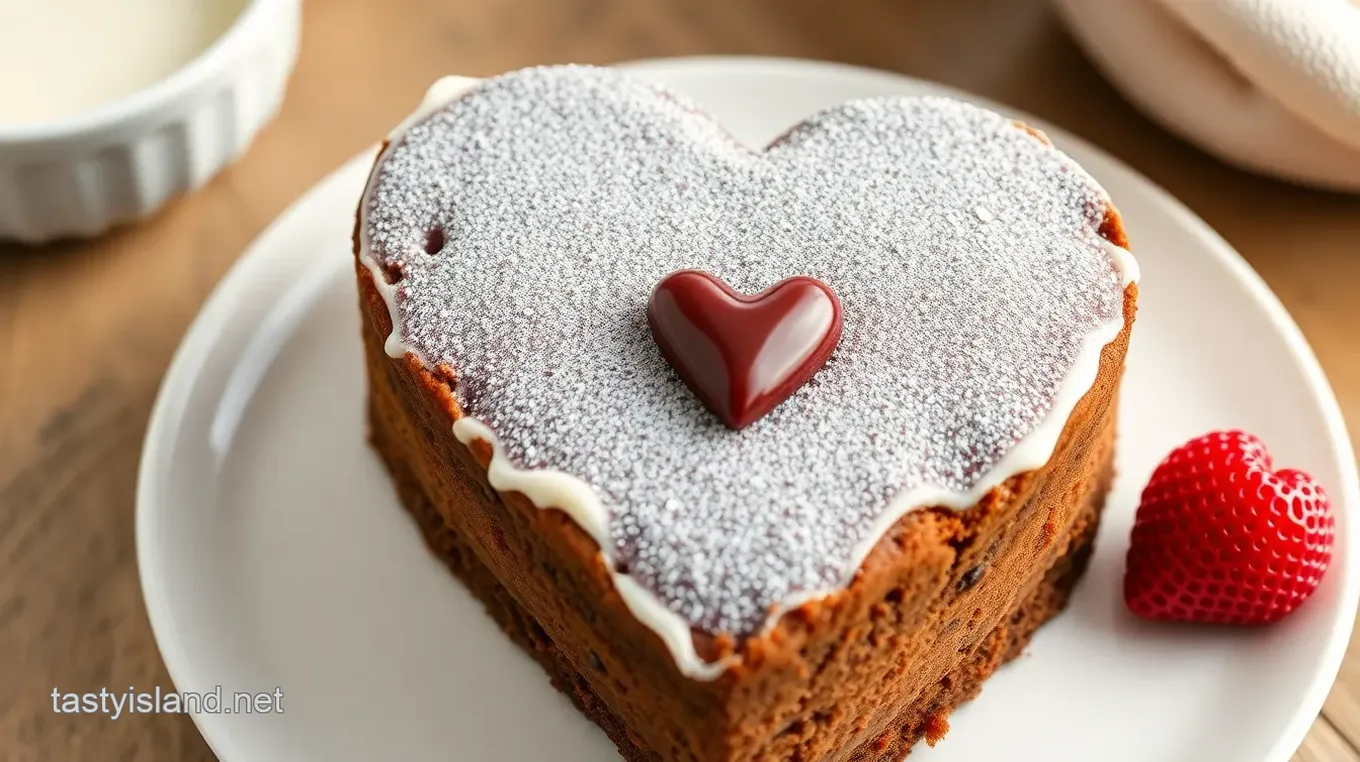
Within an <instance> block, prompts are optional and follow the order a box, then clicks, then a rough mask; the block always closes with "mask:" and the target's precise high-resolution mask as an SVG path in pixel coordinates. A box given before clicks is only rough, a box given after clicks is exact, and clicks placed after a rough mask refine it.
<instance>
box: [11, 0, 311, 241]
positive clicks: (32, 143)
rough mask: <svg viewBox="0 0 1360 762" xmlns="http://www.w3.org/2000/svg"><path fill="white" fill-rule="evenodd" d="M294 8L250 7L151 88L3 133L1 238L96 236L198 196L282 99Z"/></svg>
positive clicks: (297, 10) (280, 0) (267, 2)
mask: <svg viewBox="0 0 1360 762" xmlns="http://www.w3.org/2000/svg"><path fill="white" fill-rule="evenodd" d="M301 5H302V3H301V0H251V2H250V4H249V5H247V6H246V8H245V9H244V10H243V11H242V12H241V15H240V17H238V18H237V19H236V21H235V22H234V23H233V24H232V26H231V27H230V28H229V29H228V30H227V31H226V32H225V33H224V34H223V35H222V36H221V37H220V38H218V40H217V41H216V42H214V43H213V44H212V46H210V47H209V48H208V49H207V50H205V51H204V52H203V53H201V54H200V55H199V56H198V57H196V58H195V59H193V60H192V61H190V62H189V63H188V64H186V65H185V66H184V67H182V68H180V69H179V70H178V71H176V72H175V73H173V74H171V75H170V76H168V77H166V78H165V79H163V80H161V81H159V82H157V83H156V84H154V85H151V86H150V87H147V88H145V89H143V90H140V91H138V92H136V93H134V94H132V95H129V96H127V97H125V98H122V99H120V100H116V101H113V102H111V103H108V104H106V105H104V106H101V107H99V108H97V109H93V110H91V111H88V112H85V113H81V114H78V115H75V116H72V117H69V118H65V119H60V120H56V121H52V122H48V123H42V124H34V125H23V126H15V127H5V126H3V125H0V240H5V239H8V240H17V241H21V242H24V243H30V244H37V243H43V242H46V241H50V240H53V239H57V238H72V237H90V236H95V235H98V234H100V233H102V232H104V231H105V230H107V229H109V227H111V226H113V225H115V224H118V223H120V222H126V221H130V220H135V219H139V218H142V217H145V216H147V215H149V214H151V213H152V212H154V211H156V210H157V209H159V208H160V207H161V206H162V205H163V204H164V203H165V202H166V201H167V200H168V199H170V198H171V197H172V196H174V195H176V194H178V193H181V192H183V191H187V190H192V189H194V188H197V187H199V186H200V185H202V184H203V183H205V182H207V180H208V179H210V178H211V177H213V176H214V175H215V174H217V172H218V171H219V170H221V169H222V168H223V167H225V166H226V165H227V164H229V163H230V162H231V161H232V160H233V159H235V158H236V157H237V156H239V155H241V153H242V152H243V151H244V150H245V149H246V148H247V147H248V146H249V145H250V142H251V140H252V139H253V138H254V137H255V134H256V133H257V132H259V130H260V128H261V127H263V126H264V125H265V124H266V123H268V122H269V121H270V119H272V118H273V116H274V114H275V113H276V112H277V111H278V108H279V104H280V103H281V102H282V100H283V94H284V90H285V89H286V87H287V82H288V78H289V75H290V74H291V73H292V70H293V65H294V63H295V62H296V60H297V53H298V43H299V38H300V27H301V18H300V17H301V11H302V8H301Z"/></svg>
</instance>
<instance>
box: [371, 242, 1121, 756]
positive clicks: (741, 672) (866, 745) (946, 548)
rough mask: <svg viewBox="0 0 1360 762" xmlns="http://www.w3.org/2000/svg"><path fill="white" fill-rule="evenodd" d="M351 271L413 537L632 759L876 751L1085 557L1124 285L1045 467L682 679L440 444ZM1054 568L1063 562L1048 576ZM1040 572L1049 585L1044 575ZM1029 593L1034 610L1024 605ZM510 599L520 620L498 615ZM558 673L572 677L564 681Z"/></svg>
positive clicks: (899, 532) (909, 733)
mask: <svg viewBox="0 0 1360 762" xmlns="http://www.w3.org/2000/svg"><path fill="white" fill-rule="evenodd" d="M356 275H357V277H358V280H359V283H360V291H361V302H362V304H363V307H364V309H363V315H364V329H363V330H364V344H365V350H366V357H367V366H368V372H369V385H370V405H371V411H373V415H372V422H373V423H372V425H373V438H374V442H375V444H376V445H377V447H378V449H379V451H380V453H382V455H383V457H384V459H385V461H386V462H387V464H388V466H389V469H391V470H392V473H393V476H394V479H395V480H396V481H397V483H398V485H399V486H401V494H402V498H403V501H404V502H405V503H406V505H407V507H408V509H411V510H412V511H413V512H416V513H418V514H420V515H425V516H426V517H427V518H425V519H422V524H423V525H424V526H426V531H427V535H428V534H429V533H430V532H431V531H433V530H431V529H430V528H429V525H430V523H431V521H432V520H431V519H429V518H428V515H429V512H430V510H433V511H434V512H436V513H437V514H438V515H439V517H440V519H441V520H442V521H443V526H444V529H443V530H441V532H442V534H441V536H445V537H456V538H457V541H456V542H455V541H453V540H447V543H448V547H439V546H438V545H436V549H437V551H438V552H440V554H441V556H443V557H444V558H445V559H446V560H450V561H451V565H452V566H454V567H455V569H461V570H462V571H460V576H462V577H464V579H465V580H481V579H485V576H486V575H490V576H492V577H494V578H495V580H497V584H498V585H499V588H498V589H500V590H503V591H504V592H503V594H502V593H496V594H495V595H494V596H493V595H492V594H491V593H490V592H487V591H486V590H487V588H488V587H490V586H489V584H487V583H484V582H469V585H470V586H471V587H472V589H473V590H474V591H476V592H478V594H479V595H480V596H481V597H482V599H483V602H484V603H485V604H486V605H487V607H488V609H489V610H490V611H492V613H493V614H495V615H496V616H497V617H498V619H499V620H500V621H501V623H502V626H503V627H506V628H507V629H508V630H509V631H511V633H512V634H515V635H516V639H517V641H518V642H520V643H521V645H526V642H525V641H526V638H527V640H528V644H527V646H526V647H527V648H529V649H530V652H531V654H533V655H535V657H536V658H538V659H539V661H540V663H544V664H545V666H546V667H547V668H548V671H549V673H550V674H553V675H555V676H556V677H555V680H556V683H557V684H558V687H559V688H563V689H564V690H565V691H566V692H568V693H569V694H570V695H573V696H574V697H575V698H576V700H577V702H578V704H585V705H587V706H588V707H592V708H591V709H589V710H588V711H587V714H589V715H590V716H592V718H593V719H595V720H596V721H597V722H599V723H600V724H601V725H602V726H603V727H605V729H606V731H607V732H609V733H610V735H611V737H613V738H614V740H615V742H616V743H619V745H620V748H621V750H623V752H624V753H625V756H627V757H628V758H629V759H646V760H661V761H663V762H679V761H680V760H693V761H694V762H727V761H731V762H736V761H737V760H743V761H747V762H773V761H774V760H782V759H799V758H800V757H799V756H796V755H802V757H801V758H803V759H807V760H814V759H816V760H820V759H827V760H837V759H855V760H865V761H867V760H879V759H883V760H887V759H890V758H892V757H891V756H890V755H891V754H896V753H900V752H899V751H898V750H904V749H906V748H909V746H910V743H912V742H914V741H915V739H916V738H917V737H922V736H924V735H925V734H926V733H927V732H929V731H930V729H931V728H934V729H936V730H939V729H940V728H942V727H943V724H942V723H943V721H944V719H945V718H946V717H947V714H948V712H949V711H950V710H951V709H952V708H953V707H954V706H956V705H957V703H959V702H961V701H963V700H966V699H967V698H969V697H971V696H972V695H973V694H974V693H976V690H977V688H978V687H979V686H980V684H981V681H982V680H983V679H985V677H986V676H987V675H988V674H990V672H991V671H992V669H994V668H995V666H996V665H997V664H998V663H1000V661H1001V659H1002V657H1004V656H1006V655H1008V654H1009V655H1014V651H1015V650H1016V649H1017V648H1019V647H1020V646H1021V645H1023V642H1024V641H1026V640H1027V639H1028V637H1029V632H1027V631H1026V630H1028V631H1032V629H1033V627H1035V626H1037V625H1038V624H1039V623H1041V622H1042V621H1044V620H1045V619H1046V618H1047V617H1048V616H1051V615H1052V614H1053V613H1056V610H1057V609H1058V608H1059V605H1060V604H1059V603H1055V602H1057V601H1061V600H1064V599H1065V598H1064V596H1065V593H1066V591H1067V590H1070V588H1071V586H1072V584H1073V583H1074V581H1075V576H1076V575H1078V574H1079V568H1080V565H1079V564H1076V565H1073V564H1070V563H1069V561H1068V560H1067V559H1071V558H1074V557H1077V556H1080V555H1081V554H1083V553H1085V552H1088V550H1087V549H1086V547H1085V546H1086V545H1087V544H1089V536H1090V535H1092V534H1093V532H1094V526H1095V523H1096V521H1097V520H1098V506H1099V505H1100V504H1101V503H1102V502H1103V495H1104V492H1105V490H1106V489H1107V488H1108V485H1109V478H1110V476H1109V473H1110V462H1111V458H1112V456H1113V445H1112V441H1113V430H1114V416H1115V407H1116V406H1115V400H1116V397H1117V390H1118V384H1119V379H1120V377H1121V375H1122V369H1123V362H1124V355H1125V352H1126V350H1127V342H1128V336H1129V329H1130V328H1131V325H1132V321H1133V316H1134V308H1135V301H1136V287H1135V286H1130V287H1129V290H1128V292H1127V295H1126V303H1125V314H1126V324H1125V328H1124V330H1123V331H1122V332H1121V333H1120V335H1119V337H1118V338H1117V339H1116V341H1114V342H1112V343H1111V344H1109V345H1108V346H1107V347H1106V348H1105V349H1104V351H1103V352H1102V355H1101V364H1100V370H1099V373H1098V377H1097V382H1096V383H1095V384H1093V386H1092V388H1091V390H1090V391H1088V393H1087V394H1086V395H1085V396H1084V397H1083V399H1082V400H1081V401H1080V402H1079V403H1078V405H1077V407H1076V409H1075V410H1074V413H1073V415H1072V416H1071V417H1070V418H1069V420H1068V422H1067V425H1066V426H1065V428H1064V430H1063V433H1062V435H1061V436H1060V439H1059V443H1058V445H1057V447H1056V448H1055V451H1054V456H1053V458H1052V459H1051V460H1050V462H1049V464H1047V465H1046V466H1044V467H1043V468H1040V469H1038V470H1035V471H1032V472H1028V473H1025V474H1022V475H1020V476H1017V477H1013V478H1012V479H1010V480H1008V481H1007V482H1006V483H1004V484H1003V485H1002V486H1000V487H998V488H997V489H995V490H993V491H992V492H990V493H989V494H988V496H987V497H986V498H985V499H984V500H983V501H982V502H981V503H980V504H979V505H978V506H976V507H975V508H973V509H970V510H968V511H962V512H960V511H955V510H952V509H938V508H937V509H931V508H925V509H921V510H918V511H914V512H912V513H909V514H907V515H906V516H903V517H902V518H901V519H900V520H899V521H898V522H897V524H896V525H894V527H893V528H892V529H891V530H890V531H889V532H887V533H886V534H885V535H884V537H883V538H882V539H881V540H880V541H879V543H878V544H877V545H876V547H875V549H874V551H873V552H871V553H870V554H869V557H868V558H867V559H866V561H865V563H864V565H863V566H862V568H861V570H860V572H859V573H858V574H857V575H856V577H855V579H854V581H853V582H852V583H851V584H850V585H849V586H847V587H846V588H845V589H844V590H842V591H839V592H836V593H833V594H831V595H829V596H827V597H826V598H825V599H822V600H820V601H815V602H809V603H807V604H805V605H803V606H801V607H799V608H798V609H796V610H794V611H791V612H788V613H787V614H785V615H784V616H783V617H781V618H780V620H779V621H778V622H777V623H776V624H775V626H774V627H773V628H772V629H771V630H770V631H769V632H768V633H766V634H764V635H761V636H755V637H749V638H745V639H743V640H741V641H737V640H734V639H732V638H730V637H727V636H718V637H716V638H715V637H713V636H711V635H708V634H705V633H702V632H696V633H695V637H696V649H697V650H698V651H699V652H700V653H703V654H705V655H706V656H708V657H709V658H716V657H720V656H723V655H735V656H737V657H738V659H737V663H736V664H735V665H734V666H733V667H731V668H729V669H728V670H727V671H726V672H725V673H724V674H722V675H721V676H720V677H718V678H717V679H716V680H713V681H696V680H693V679H690V678H689V677H687V676H686V675H685V674H683V673H682V672H681V671H680V669H679V667H678V666H677V665H676V663H675V662H674V660H673V659H672V657H671V655H670V653H669V651H668V648H667V646H666V644H665V643H664V642H662V640H661V638H660V637H659V636H658V635H657V633H656V632H655V631H653V630H652V629H651V628H649V627H647V626H645V625H643V624H641V623H640V622H639V621H638V620H637V619H636V618H635V617H634V616H633V615H632V613H631V611H630V610H629V608H628V606H627V604H626V603H625V602H624V601H623V600H622V598H621V597H620V596H619V595H618V593H617V591H616V590H615V588H614V584H613V575H612V573H611V571H612V570H611V569H610V568H609V567H608V566H607V565H606V563H605V562H604V560H603V558H602V556H601V554H600V552H599V546H598V544H597V543H596V542H595V541H594V540H593V539H592V538H591V537H589V536H588V535H587V534H586V533H585V532H584V531H583V530H581V528H580V527H579V526H577V525H576V524H575V523H574V522H573V521H572V520H571V519H570V518H569V517H567V516H566V515H565V514H563V513H561V512H559V511H555V510H551V509H546V510H545V509H540V508H539V507H537V506H535V505H534V504H533V503H532V502H531V501H529V500H528V499H526V498H525V497H524V496H523V495H521V494H518V493H514V492H507V493H498V492H497V491H496V490H494V489H493V488H492V487H491V486H490V483H489V481H488V479H487V473H486V469H487V466H488V465H489V463H490V459H491V452H490V448H489V446H487V445H486V444H485V443H478V442H473V443H472V445H471V446H470V447H469V446H466V445H464V444H463V443H461V442H459V441H458V440H457V438H456V437H454V436H453V433H452V422H453V420H454V419H455V417H456V416H457V415H458V414H459V411H458V407H457V401H456V398H455V396H454V394H453V392H452V390H451V388H450V378H449V374H448V372H447V371H446V370H441V369H435V370H429V369H426V368H425V367H423V365H422V364H421V363H420V362H419V361H417V360H416V359H415V358H414V357H411V356H407V357H405V358H402V359H397V360H394V359H392V358H389V357H388V356H387V355H386V354H385V352H384V350H383V343H384V342H383V339H382V338H380V337H384V336H386V335H387V334H388V332H389V331H390V318H389V317H388V313H387V311H386V306H385V303H384V302H383V299H382V296H381V294H379V293H378V291H377V289H376V287H375V285H374V283H373V280H372V275H371V272H370V271H369V270H368V269H367V268H365V267H362V266H359V267H357V268H356ZM417 484H418V485H419V493H416V492H415V491H414V490H415V485H417ZM421 496H423V497H421ZM469 554H470V555H469ZM460 564H461V566H460ZM1064 564H1068V565H1069V566H1072V567H1073V568H1072V569H1070V570H1068V571H1067V572H1063V571H1062V569H1063V568H1064ZM1054 569H1059V570H1060V571H1059V572H1057V574H1059V576H1062V577H1063V579H1064V580H1065V581H1064V582H1063V584H1062V585H1061V586H1058V585H1057V583H1049V582H1046V581H1045V580H1046V579H1047V578H1050V577H1051V576H1052V575H1053V574H1055V572H1054V571H1053V570H1054ZM1064 575H1065V576H1064ZM493 589H495V588H493ZM507 597H508V598H507ZM1039 599H1041V600H1047V601H1049V602H1050V603H1049V604H1047V605H1046V607H1045V606H1040V605H1039V604H1033V605H1030V604H1029V603H1027V601H1030V600H1039ZM508 601H513V602H514V604H513V607H512V606H511V605H510V603H509V602H508ZM512 608H514V609H516V610H518V611H519V612H520V613H519V614H517V615H515V616H516V617H518V618H516V619H515V620H514V622H513V623H512V625H507V624H506V621H508V620H507V619H506V617H507V616H509V614H507V613H505V612H506V611H508V610H510V609H512ZM498 612H499V613H498ZM523 633H529V635H524V634H523ZM550 657H551V658H550ZM554 665H555V666H554ZM565 665H570V667H571V671H572V673H573V674H574V677H571V678H567V677H564V675H566V674H567V672H566V666H565ZM564 680H567V682H569V683H570V685H567V684H564V682H563V681H564ZM621 729H622V730H621ZM620 732H623V733H624V735H623V738H624V739H625V740H626V741H627V743H624V742H621V741H620V737H619V733H620ZM852 753H853V754H855V755H856V756H849V755H850V754H852Z"/></svg>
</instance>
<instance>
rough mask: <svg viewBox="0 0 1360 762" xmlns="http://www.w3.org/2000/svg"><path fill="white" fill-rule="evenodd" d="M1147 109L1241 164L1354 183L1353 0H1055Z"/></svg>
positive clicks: (1101, 62) (1359, 57) (1358, 128)
mask: <svg viewBox="0 0 1360 762" xmlns="http://www.w3.org/2000/svg"><path fill="white" fill-rule="evenodd" d="M1054 2H1055V3H1056V5H1057V8H1058V10H1059V11H1060V13H1061V14H1062V15H1063V17H1064V18H1065V20H1066V22H1067V24H1068V27H1069V28H1070V29H1071V30H1072V33H1073V34H1074V36H1075V37H1076V38H1077V40H1078V42H1079V43H1080V44H1081V46H1082V47H1083V49H1085V51H1086V53H1087V55H1088V56H1089V57H1090V58H1091V59H1092V60H1093V61H1094V62H1095V64H1096V66H1097V67H1098V68H1100V69H1101V70H1102V71H1103V72H1104V74H1105V75H1106V77H1107V78H1109V79H1110V80H1111V82H1113V83H1114V85H1115V86H1116V87H1117V88H1119V89H1120V90H1121V91H1123V93H1124V95H1125V96H1126V97H1127V98H1128V99H1129V100H1130V101H1131V102H1133V103H1134V105H1135V106H1137V107H1138V108H1139V109H1141V110H1142V111H1143V112H1145V113H1146V114H1147V115H1148V116H1149V117H1151V118H1153V119H1154V120H1156V121H1158V122H1160V123H1161V124H1162V125H1163V126H1165V127H1166V128H1167V129H1169V130H1171V131H1172V132H1175V133H1177V134H1179V135H1180V136H1182V137H1183V138H1185V139H1186V140H1188V141H1190V142H1192V143H1194V144H1196V145H1198V146H1200V147H1201V148H1202V149H1204V150H1206V151H1208V152H1210V153H1212V154H1214V155H1216V156H1218V157H1219V158H1221V159H1222V160H1224V161H1226V162H1228V163H1230V164H1234V165H1236V166H1238V167H1241V168H1243V169H1246V170H1249V171H1253V172H1258V173H1262V174H1267V175H1272V176H1275V177H1278V178H1281V179H1285V180H1290V181H1293V182H1297V183H1301V184H1306V185H1314V186H1318V187H1323V188H1329V189H1333V190H1343V191H1352V192H1360V0H1054Z"/></svg>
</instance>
